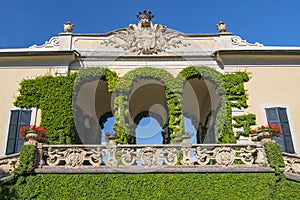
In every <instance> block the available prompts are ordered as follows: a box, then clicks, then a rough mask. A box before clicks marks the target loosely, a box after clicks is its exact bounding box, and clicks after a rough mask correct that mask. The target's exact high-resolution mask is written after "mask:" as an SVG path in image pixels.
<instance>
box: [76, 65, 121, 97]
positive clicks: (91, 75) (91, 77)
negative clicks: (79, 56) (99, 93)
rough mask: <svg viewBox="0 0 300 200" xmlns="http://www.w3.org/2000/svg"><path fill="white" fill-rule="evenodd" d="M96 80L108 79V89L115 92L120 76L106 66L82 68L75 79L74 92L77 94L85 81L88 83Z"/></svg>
mask: <svg viewBox="0 0 300 200" xmlns="http://www.w3.org/2000/svg"><path fill="white" fill-rule="evenodd" d="M96 80H104V81H107V83H108V91H109V92H113V90H114V88H115V86H116V84H117V83H118V81H119V77H118V75H117V73H116V72H113V71H111V70H109V69H108V68H105V67H88V68H80V69H79V71H78V75H77V77H76V80H75V86H74V94H75V95H76V94H77V93H76V92H78V91H79V89H80V87H81V86H82V85H83V84H84V83H88V82H92V81H96Z"/></svg>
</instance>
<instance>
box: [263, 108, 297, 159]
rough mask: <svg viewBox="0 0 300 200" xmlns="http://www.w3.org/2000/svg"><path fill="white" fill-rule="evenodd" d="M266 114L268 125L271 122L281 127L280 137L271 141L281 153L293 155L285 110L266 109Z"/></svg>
mask: <svg viewBox="0 0 300 200" xmlns="http://www.w3.org/2000/svg"><path fill="white" fill-rule="evenodd" d="M266 114H267V120H268V123H270V122H271V123H274V124H279V125H280V126H281V127H282V135H281V136H280V137H273V138H272V139H273V140H274V141H276V142H277V143H278V144H279V145H280V150H281V151H283V152H288V153H294V152H295V151H294V145H293V141H292V136H291V131H290V126H289V121H288V117H287V113H286V108H280V107H274V108H266Z"/></svg>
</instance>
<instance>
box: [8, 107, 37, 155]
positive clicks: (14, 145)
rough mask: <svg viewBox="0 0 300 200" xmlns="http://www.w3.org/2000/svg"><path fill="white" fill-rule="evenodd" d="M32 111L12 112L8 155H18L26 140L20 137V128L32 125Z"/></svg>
mask: <svg viewBox="0 0 300 200" xmlns="http://www.w3.org/2000/svg"><path fill="white" fill-rule="evenodd" d="M30 118H31V110H12V111H11V115H10V122H9V129H8V139H7V146H6V155H9V154H13V153H18V152H20V150H21V147H22V145H23V144H24V140H23V139H22V137H21V135H20V127H21V126H26V125H29V124H30Z"/></svg>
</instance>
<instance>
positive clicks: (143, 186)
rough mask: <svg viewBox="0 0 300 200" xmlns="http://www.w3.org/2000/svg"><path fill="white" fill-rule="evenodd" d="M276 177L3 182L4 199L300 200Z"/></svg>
mask: <svg viewBox="0 0 300 200" xmlns="http://www.w3.org/2000/svg"><path fill="white" fill-rule="evenodd" d="M276 181H277V178H276V176H275V175H274V173H256V174H253V173H248V174H247V173H233V174H230V173H217V174H214V173H209V174H205V173H185V174H37V175H29V176H24V177H20V178H19V179H18V180H16V181H15V182H8V183H2V184H1V183H0V184H1V187H0V195H1V199H62V198H63V199H299V198H300V193H299V189H300V183H297V182H293V181H287V180H282V181H280V182H276Z"/></svg>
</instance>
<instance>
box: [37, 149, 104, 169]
mask: <svg viewBox="0 0 300 200" xmlns="http://www.w3.org/2000/svg"><path fill="white" fill-rule="evenodd" d="M40 154H41V156H42V157H43V156H44V152H43V151H41V152H40ZM104 154H105V153H104V152H103V151H102V150H101V148H100V147H98V148H97V149H83V148H77V147H73V148H67V149H65V150H64V149H60V148H58V149H55V148H52V147H49V148H48V151H47V152H45V155H46V156H47V157H48V158H47V164H48V165H49V166H56V165H60V164H62V163H65V165H66V166H67V167H80V166H83V163H84V161H88V162H89V163H90V165H93V166H100V165H101V163H102V157H103V156H104ZM41 160H42V159H41ZM43 164H44V163H42V162H41V161H40V165H43Z"/></svg>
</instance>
